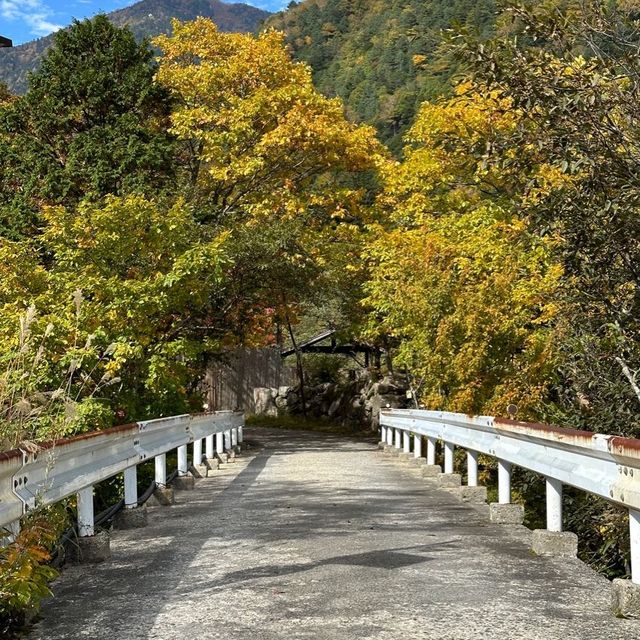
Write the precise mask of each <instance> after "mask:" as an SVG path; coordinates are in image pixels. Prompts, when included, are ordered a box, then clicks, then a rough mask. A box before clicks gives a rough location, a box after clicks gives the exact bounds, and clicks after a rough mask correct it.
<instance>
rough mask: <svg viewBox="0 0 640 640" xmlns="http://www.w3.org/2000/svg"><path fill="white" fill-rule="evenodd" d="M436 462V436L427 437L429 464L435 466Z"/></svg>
mask: <svg viewBox="0 0 640 640" xmlns="http://www.w3.org/2000/svg"><path fill="white" fill-rule="evenodd" d="M435 463H436V441H435V438H427V464H428V465H431V466H433V465H434V464H435Z"/></svg>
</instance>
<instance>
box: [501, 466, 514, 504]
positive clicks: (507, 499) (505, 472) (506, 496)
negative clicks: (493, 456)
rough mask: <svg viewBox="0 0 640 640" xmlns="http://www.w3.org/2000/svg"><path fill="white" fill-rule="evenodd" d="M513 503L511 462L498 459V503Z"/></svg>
mask: <svg viewBox="0 0 640 640" xmlns="http://www.w3.org/2000/svg"><path fill="white" fill-rule="evenodd" d="M510 503H511V463H510V462H507V461H506V460H498V504H510Z"/></svg>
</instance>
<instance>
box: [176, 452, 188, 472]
mask: <svg viewBox="0 0 640 640" xmlns="http://www.w3.org/2000/svg"><path fill="white" fill-rule="evenodd" d="M188 470H189V467H188V466H187V445H186V444H183V445H182V446H181V447H178V475H179V476H186V475H187V471H188Z"/></svg>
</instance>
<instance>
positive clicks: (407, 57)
mask: <svg viewBox="0 0 640 640" xmlns="http://www.w3.org/2000/svg"><path fill="white" fill-rule="evenodd" d="M495 14H496V9H495V0H306V2H304V3H299V4H297V3H295V2H292V3H291V4H290V5H289V8H288V9H287V11H284V12H280V13H277V14H275V15H274V16H272V17H271V18H270V19H269V20H268V22H267V24H268V26H271V27H274V28H276V29H280V30H282V31H285V32H286V33H287V39H288V42H289V44H290V46H291V47H292V49H293V52H294V55H295V57H296V58H297V59H299V60H303V61H305V62H308V63H309V64H310V65H311V66H312V67H313V70H314V79H315V82H316V85H317V87H318V88H319V89H320V90H321V91H322V92H323V93H325V94H327V95H331V96H340V97H341V98H342V99H343V100H344V102H345V104H346V107H347V111H348V113H349V116H350V117H351V118H352V119H354V120H356V121H361V122H369V123H371V124H373V125H375V126H376V128H377V129H378V132H379V134H380V137H381V138H382V139H383V140H384V141H385V142H387V143H389V144H390V145H391V147H392V148H394V149H396V150H397V149H398V148H399V146H400V144H401V137H402V133H403V132H404V131H405V130H406V128H407V126H408V125H409V124H410V123H411V121H412V120H413V117H414V115H415V112H416V109H417V106H418V105H419V104H420V103H421V102H422V101H424V100H425V99H428V98H432V97H434V96H436V95H438V94H440V93H442V92H443V91H446V89H447V88H448V86H449V79H450V78H451V76H452V75H454V74H455V72H456V70H457V68H456V65H455V64H452V62H451V61H450V60H448V59H447V58H446V57H444V56H443V54H441V53H439V52H438V44H439V42H440V41H441V35H440V34H441V31H442V30H443V29H449V28H454V27H457V26H460V25H463V26H467V27H469V28H471V29H475V30H478V31H479V32H480V34H481V35H483V36H488V35H490V34H491V33H492V31H493V28H494V25H495ZM414 56H425V58H424V59H422V58H420V60H421V61H422V63H421V64H420V66H416V63H415V62H416V61H415V60H414ZM424 63H426V65H427V70H426V71H425V70H424V69H423V68H422V67H423V65H424Z"/></svg>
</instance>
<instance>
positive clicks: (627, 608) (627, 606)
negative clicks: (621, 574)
mask: <svg viewBox="0 0 640 640" xmlns="http://www.w3.org/2000/svg"><path fill="white" fill-rule="evenodd" d="M611 588H612V591H611V609H612V611H613V613H614V614H615V615H616V616H618V617H620V618H640V584H634V583H633V582H631V580H623V579H622V578H616V579H615V580H614V581H613V584H612V587H611Z"/></svg>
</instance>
